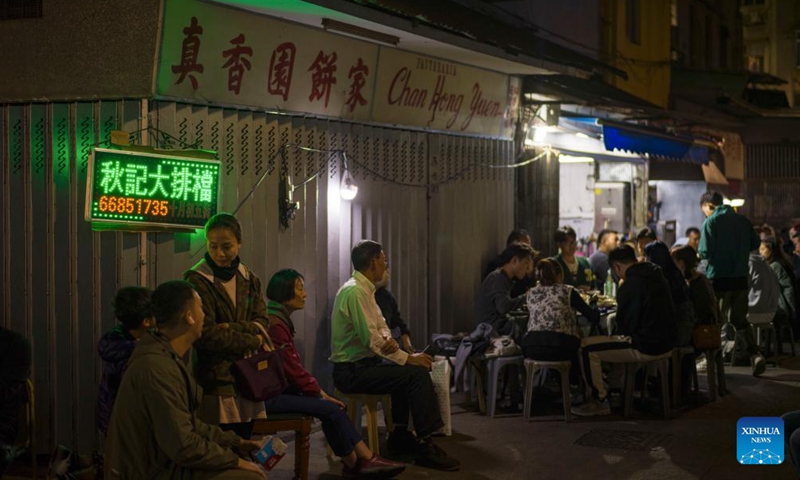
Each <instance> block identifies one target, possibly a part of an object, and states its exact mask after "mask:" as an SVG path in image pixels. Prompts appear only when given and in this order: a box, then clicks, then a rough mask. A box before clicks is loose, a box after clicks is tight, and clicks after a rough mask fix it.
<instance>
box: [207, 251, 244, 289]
mask: <svg viewBox="0 0 800 480" xmlns="http://www.w3.org/2000/svg"><path fill="white" fill-rule="evenodd" d="M206 262H208V266H209V267H211V271H213V272H214V276H215V277H217V278H219V279H220V280H222V281H223V282H227V281H228V280H230V279H231V278H233V277H234V275H236V270H238V269H239V257H238V256H237V257H236V258H234V259H233V261H232V262H231V266H230V267H220V266H219V265H217V264H216V263H214V260H212V259H211V255H209V254H208V252H206Z"/></svg>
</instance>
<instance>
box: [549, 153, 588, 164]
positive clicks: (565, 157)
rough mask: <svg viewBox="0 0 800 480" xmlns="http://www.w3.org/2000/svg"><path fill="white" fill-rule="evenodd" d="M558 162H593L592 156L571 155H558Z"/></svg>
mask: <svg viewBox="0 0 800 480" xmlns="http://www.w3.org/2000/svg"><path fill="white" fill-rule="evenodd" d="M558 163H594V159H593V158H592V157H573V156H572V155H559V156H558Z"/></svg>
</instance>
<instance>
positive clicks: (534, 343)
mask: <svg viewBox="0 0 800 480" xmlns="http://www.w3.org/2000/svg"><path fill="white" fill-rule="evenodd" d="M580 347H581V340H580V338H578V337H576V336H574V335H567V334H566V333H560V332H547V331H540V332H528V333H526V334H525V337H523V339H522V352H523V353H524V355H525V357H527V358H531V359H533V360H541V361H545V362H564V361H567V360H569V361H570V362H572V365H571V366H570V369H569V383H570V384H572V385H578V384H580V380H581V367H580V360H579V359H578V350H579V349H580Z"/></svg>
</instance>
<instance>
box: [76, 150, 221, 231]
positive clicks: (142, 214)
mask: <svg viewBox="0 0 800 480" xmlns="http://www.w3.org/2000/svg"><path fill="white" fill-rule="evenodd" d="M219 172H220V165H219V162H218V161H208V160H197V159H192V158H178V157H171V156H164V155H150V154H140V153H132V152H124V151H119V150H106V149H95V151H94V158H93V162H92V165H91V171H90V172H89V177H90V178H91V184H90V186H91V189H90V190H89V191H88V192H87V195H88V196H89V202H90V205H91V207H90V209H89V210H90V211H89V212H88V215H87V217H88V218H87V219H88V220H90V221H107V222H108V221H111V222H113V223H123V224H142V225H167V226H175V227H203V226H204V225H205V222H206V220H207V219H208V218H210V217H211V216H212V215H214V214H215V213H217V204H218V198H219V192H218V186H219Z"/></svg>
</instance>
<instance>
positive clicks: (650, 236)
mask: <svg viewBox="0 0 800 480" xmlns="http://www.w3.org/2000/svg"><path fill="white" fill-rule="evenodd" d="M656 240H658V238H657V237H656V232H655V231H653V229H652V228H647V227H645V228H643V229H641V230H639V233H638V234H636V256H637V257H638V259H639V261H640V262H643V261H644V260H645V259H646V258H647V255H645V253H644V247H646V246H647V245H648V244H650V243H652V242H655V241H656Z"/></svg>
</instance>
